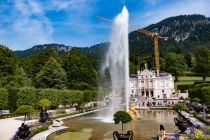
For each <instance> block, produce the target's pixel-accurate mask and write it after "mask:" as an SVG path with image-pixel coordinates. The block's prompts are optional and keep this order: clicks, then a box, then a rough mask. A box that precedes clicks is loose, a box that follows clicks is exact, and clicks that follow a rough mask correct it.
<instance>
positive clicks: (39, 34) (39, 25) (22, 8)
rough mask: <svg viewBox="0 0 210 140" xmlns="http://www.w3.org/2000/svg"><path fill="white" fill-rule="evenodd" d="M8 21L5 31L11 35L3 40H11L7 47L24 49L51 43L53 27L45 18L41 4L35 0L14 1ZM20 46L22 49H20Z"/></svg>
mask: <svg viewBox="0 0 210 140" xmlns="http://www.w3.org/2000/svg"><path fill="white" fill-rule="evenodd" d="M7 18H9V19H10V21H12V22H11V24H9V25H8V27H7V29H4V30H12V33H11V34H9V35H8V33H7V34H5V36H7V38H5V39H4V40H8V38H12V40H13V41H12V42H8V45H9V47H11V48H14V49H16V48H19V49H26V48H29V47H32V46H33V45H35V44H43V43H49V42H51V41H52V35H53V27H52V25H51V22H50V20H49V19H48V18H47V17H46V16H45V11H44V10H43V8H42V6H41V4H39V3H38V2H37V1H35V0H27V1H26V0H15V1H14V3H13V9H12V13H11V15H8V16H7ZM20 46H22V47H23V48H20Z"/></svg>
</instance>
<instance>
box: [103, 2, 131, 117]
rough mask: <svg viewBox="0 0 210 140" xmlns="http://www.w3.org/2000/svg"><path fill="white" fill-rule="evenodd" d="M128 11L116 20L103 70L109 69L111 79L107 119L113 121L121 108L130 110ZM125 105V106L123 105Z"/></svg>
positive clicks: (123, 11) (124, 9)
mask: <svg viewBox="0 0 210 140" xmlns="http://www.w3.org/2000/svg"><path fill="white" fill-rule="evenodd" d="M128 18H129V16H128V11H127V9H126V7H125V6H124V7H123V10H122V12H121V13H120V14H119V15H118V16H117V17H116V18H115V19H114V22H113V28H112V33H111V38H110V46H109V48H108V52H107V55H106V60H105V63H104V65H103V67H102V69H106V68H109V73H110V77H111V92H110V93H109V98H110V109H109V113H107V114H109V115H108V116H107V117H106V119H108V120H112V119H113V114H114V113H115V112H116V111H118V110H119V109H120V108H122V107H125V108H126V110H127V111H128V108H129V97H128V91H129V64H128V59H129V49H128ZM123 103H125V106H123V105H122V104H123Z"/></svg>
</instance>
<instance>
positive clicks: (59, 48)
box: [15, 43, 72, 58]
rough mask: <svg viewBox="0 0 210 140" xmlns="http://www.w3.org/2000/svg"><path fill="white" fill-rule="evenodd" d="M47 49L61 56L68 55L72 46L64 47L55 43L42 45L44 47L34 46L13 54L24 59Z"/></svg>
mask: <svg viewBox="0 0 210 140" xmlns="http://www.w3.org/2000/svg"><path fill="white" fill-rule="evenodd" d="M48 49H55V50H56V52H57V54H58V55H63V54H65V53H69V52H70V51H71V49H72V46H65V45H63V44H56V43H54V44H44V45H36V46H34V47H32V48H30V49H27V50H24V51H15V53H16V55H17V57H19V58H26V57H30V56H33V55H35V54H37V53H40V52H43V51H45V50H48Z"/></svg>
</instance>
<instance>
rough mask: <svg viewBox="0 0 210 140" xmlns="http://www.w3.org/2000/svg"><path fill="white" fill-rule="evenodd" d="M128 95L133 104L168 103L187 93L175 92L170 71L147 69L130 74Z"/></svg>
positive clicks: (174, 101) (172, 102)
mask: <svg viewBox="0 0 210 140" xmlns="http://www.w3.org/2000/svg"><path fill="white" fill-rule="evenodd" d="M129 82H130V97H131V99H132V100H133V101H134V102H135V106H139V107H141V106H148V105H150V106H151V105H166V104H167V105H170V104H174V103H176V102H177V101H178V100H179V98H180V97H181V96H184V97H183V98H186V97H188V94H187V95H186V94H181V93H175V89H174V80H173V77H172V75H171V74H170V73H166V72H161V71H160V72H158V73H156V71H155V70H148V69H147V67H146V65H145V69H144V70H143V71H138V72H137V74H131V75H130V81H129Z"/></svg>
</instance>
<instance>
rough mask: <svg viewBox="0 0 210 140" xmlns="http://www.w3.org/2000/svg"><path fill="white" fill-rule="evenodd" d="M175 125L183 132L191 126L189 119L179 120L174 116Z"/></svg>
mask: <svg viewBox="0 0 210 140" xmlns="http://www.w3.org/2000/svg"><path fill="white" fill-rule="evenodd" d="M174 122H175V125H176V126H177V127H178V128H179V130H181V133H184V132H185V131H186V130H187V127H188V126H189V120H187V121H184V120H179V119H178V118H174Z"/></svg>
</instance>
